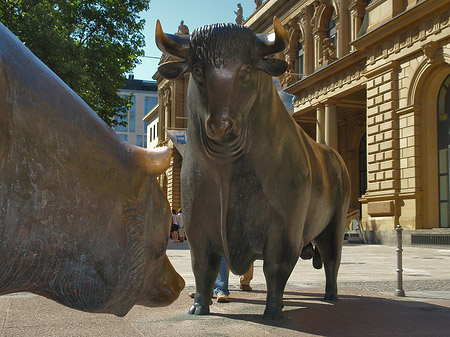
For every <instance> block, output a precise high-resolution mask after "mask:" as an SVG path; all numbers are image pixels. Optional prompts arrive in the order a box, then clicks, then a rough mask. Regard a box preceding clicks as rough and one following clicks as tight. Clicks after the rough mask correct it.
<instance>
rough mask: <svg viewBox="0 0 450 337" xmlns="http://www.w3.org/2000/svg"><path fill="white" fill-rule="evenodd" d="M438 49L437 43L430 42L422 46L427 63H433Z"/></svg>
mask: <svg viewBox="0 0 450 337" xmlns="http://www.w3.org/2000/svg"><path fill="white" fill-rule="evenodd" d="M438 48H439V43H438V42H437V41H431V42H428V43H426V44H424V45H423V46H422V50H423V54H424V55H425V57H426V58H427V59H428V63H430V64H431V63H433V62H434V61H435V59H436V52H437V50H438Z"/></svg>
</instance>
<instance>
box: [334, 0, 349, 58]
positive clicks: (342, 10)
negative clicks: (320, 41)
mask: <svg viewBox="0 0 450 337" xmlns="http://www.w3.org/2000/svg"><path fill="white" fill-rule="evenodd" d="M336 26H337V27H336V28H337V44H338V45H337V55H336V56H337V57H338V58H339V57H343V56H345V55H347V54H348V52H349V48H350V46H349V41H348V40H349V15H348V0H341V2H340V4H339V13H338V19H337V20H336Z"/></svg>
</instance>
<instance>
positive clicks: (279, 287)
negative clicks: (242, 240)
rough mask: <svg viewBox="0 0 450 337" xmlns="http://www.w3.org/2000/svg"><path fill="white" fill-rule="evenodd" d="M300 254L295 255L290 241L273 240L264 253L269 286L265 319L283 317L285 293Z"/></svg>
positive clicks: (265, 272) (265, 271)
mask: <svg viewBox="0 0 450 337" xmlns="http://www.w3.org/2000/svg"><path fill="white" fill-rule="evenodd" d="M298 257H299V253H295V252H294V250H293V249H292V248H291V246H290V244H289V240H288V238H287V235H286V238H285V239H284V240H271V241H270V242H268V244H267V246H266V249H265V251H264V275H265V277H266V284H267V299H266V309H265V310H264V319H270V320H274V319H281V318H282V316H283V311H282V309H283V307H284V305H283V293H284V288H285V287H286V283H287V281H288V279H289V276H290V275H291V273H292V270H293V269H294V266H295V264H296V263H297V260H298Z"/></svg>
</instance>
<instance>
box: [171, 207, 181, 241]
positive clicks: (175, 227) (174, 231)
mask: <svg viewBox="0 0 450 337" xmlns="http://www.w3.org/2000/svg"><path fill="white" fill-rule="evenodd" d="M178 229H179V227H178V217H177V211H176V210H175V209H172V225H171V226H170V232H171V233H172V240H173V242H175V243H176V242H178Z"/></svg>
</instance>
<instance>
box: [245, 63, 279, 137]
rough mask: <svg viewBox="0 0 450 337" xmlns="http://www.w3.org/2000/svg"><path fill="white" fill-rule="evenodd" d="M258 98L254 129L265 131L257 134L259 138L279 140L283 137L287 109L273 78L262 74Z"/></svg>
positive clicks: (254, 108)
mask: <svg viewBox="0 0 450 337" xmlns="http://www.w3.org/2000/svg"><path fill="white" fill-rule="evenodd" d="M260 83H261V84H260V86H259V92H258V98H257V100H256V102H255V104H254V106H253V110H254V111H252V114H254V115H255V116H256V119H255V121H254V125H253V126H252V128H254V129H255V130H256V129H259V130H261V131H264V134H261V133H260V132H257V135H258V136H262V138H265V139H266V140H267V139H272V140H274V139H279V138H280V137H282V136H283V130H282V128H281V125H283V122H282V120H283V119H285V117H286V116H285V115H286V114H285V113H284V112H285V111H284V110H285V107H284V105H283V102H282V101H281V99H280V97H279V95H278V92H277V90H276V89H275V86H274V84H273V80H272V77H271V76H269V75H267V74H265V73H262V72H261V74H260Z"/></svg>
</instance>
